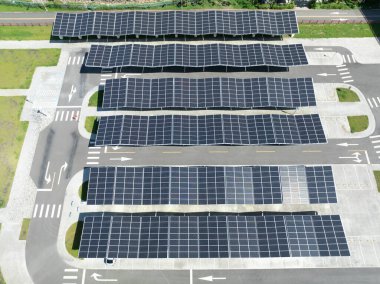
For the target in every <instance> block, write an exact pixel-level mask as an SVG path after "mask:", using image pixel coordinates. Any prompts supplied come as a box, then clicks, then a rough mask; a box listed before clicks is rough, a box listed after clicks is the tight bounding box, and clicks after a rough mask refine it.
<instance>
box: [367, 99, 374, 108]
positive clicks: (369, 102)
mask: <svg viewBox="0 0 380 284" xmlns="http://www.w3.org/2000/svg"><path fill="white" fill-rule="evenodd" d="M367 101H368V104H369V106H370V107H371V108H373V105H372V102H371V100H370V99H367Z"/></svg>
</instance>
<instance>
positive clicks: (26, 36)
mask: <svg viewBox="0 0 380 284" xmlns="http://www.w3.org/2000/svg"><path fill="white" fill-rule="evenodd" d="M51 28H52V26H50V25H49V26H0V40H49V39H50V34H51Z"/></svg>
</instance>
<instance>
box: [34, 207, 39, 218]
mask: <svg viewBox="0 0 380 284" xmlns="http://www.w3.org/2000/svg"><path fill="white" fill-rule="evenodd" d="M37 210H38V204H36V206H34V212H33V218H36V216H37Z"/></svg>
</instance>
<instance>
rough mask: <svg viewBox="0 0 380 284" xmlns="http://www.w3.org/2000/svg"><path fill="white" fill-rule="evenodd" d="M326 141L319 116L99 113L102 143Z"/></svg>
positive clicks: (97, 142) (99, 141) (98, 137)
mask: <svg viewBox="0 0 380 284" xmlns="http://www.w3.org/2000/svg"><path fill="white" fill-rule="evenodd" d="M311 143H326V137H325V134H324V132H323V127H322V124H321V120H320V118H319V115H317V114H311V115H276V114H264V115H247V116H245V115H227V114H222V115H202V116H189V115H159V116H135V115H124V116H122V115H118V116H103V117H101V118H100V120H99V127H98V131H97V133H96V137H95V145H96V146H104V145H126V146H127V145H128V146H148V145H264V144H311Z"/></svg>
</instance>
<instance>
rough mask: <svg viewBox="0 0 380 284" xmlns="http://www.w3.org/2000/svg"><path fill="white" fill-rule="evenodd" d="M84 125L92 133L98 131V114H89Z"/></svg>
mask: <svg viewBox="0 0 380 284" xmlns="http://www.w3.org/2000/svg"><path fill="white" fill-rule="evenodd" d="M84 127H85V128H86V130H87V131H88V132H90V133H96V131H97V130H98V120H97V118H96V116H87V117H86V121H85V125H84Z"/></svg>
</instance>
